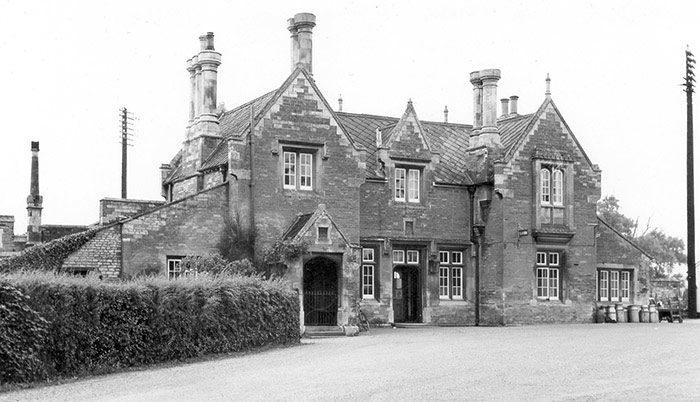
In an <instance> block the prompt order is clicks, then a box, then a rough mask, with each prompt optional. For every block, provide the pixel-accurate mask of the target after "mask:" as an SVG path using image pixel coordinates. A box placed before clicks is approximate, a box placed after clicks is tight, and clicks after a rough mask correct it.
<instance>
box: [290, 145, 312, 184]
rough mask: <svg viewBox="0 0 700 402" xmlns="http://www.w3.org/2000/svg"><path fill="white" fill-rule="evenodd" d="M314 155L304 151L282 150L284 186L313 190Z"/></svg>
mask: <svg viewBox="0 0 700 402" xmlns="http://www.w3.org/2000/svg"><path fill="white" fill-rule="evenodd" d="M313 160H314V157H313V154H311V153H306V152H291V151H285V152H284V173H283V176H284V188H286V189H290V190H313V188H314V187H313V184H314V183H313V182H314V178H313V177H314V163H313Z"/></svg>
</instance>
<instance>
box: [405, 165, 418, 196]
mask: <svg viewBox="0 0 700 402" xmlns="http://www.w3.org/2000/svg"><path fill="white" fill-rule="evenodd" d="M408 201H409V202H418V201H420V171H419V170H417V169H410V170H409V171H408Z"/></svg>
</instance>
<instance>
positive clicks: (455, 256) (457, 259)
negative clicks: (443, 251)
mask: <svg viewBox="0 0 700 402" xmlns="http://www.w3.org/2000/svg"><path fill="white" fill-rule="evenodd" d="M452 263H453V264H457V265H460V264H462V252H461V251H453V252H452Z"/></svg>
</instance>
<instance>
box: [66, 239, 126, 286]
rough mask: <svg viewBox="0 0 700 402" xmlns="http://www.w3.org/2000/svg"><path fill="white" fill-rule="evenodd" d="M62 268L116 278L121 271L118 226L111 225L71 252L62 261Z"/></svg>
mask: <svg viewBox="0 0 700 402" xmlns="http://www.w3.org/2000/svg"><path fill="white" fill-rule="evenodd" d="M62 269H63V270H89V271H96V272H97V273H99V274H100V275H102V276H103V278H107V279H109V278H117V277H119V274H120V271H121V234H120V227H119V226H112V227H109V228H106V229H104V230H101V231H99V232H98V233H97V234H95V237H94V238H93V239H91V240H90V241H88V242H87V243H86V244H85V245H83V246H82V247H81V248H80V249H79V250H78V251H76V252H74V253H72V254H71V255H69V256H68V258H66V260H65V261H64V262H63V267H62Z"/></svg>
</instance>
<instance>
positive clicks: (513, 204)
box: [481, 105, 600, 324]
mask: <svg viewBox="0 0 700 402" xmlns="http://www.w3.org/2000/svg"><path fill="white" fill-rule="evenodd" d="M538 150H539V151H540V152H541V150H554V151H556V152H555V153H557V155H555V157H556V158H561V159H557V160H556V161H557V163H561V164H563V165H564V166H568V169H573V170H572V177H571V178H570V179H573V182H571V180H565V183H564V187H565V204H566V205H568V207H567V212H566V214H567V218H566V219H565V225H563V226H562V227H557V228H552V229H550V228H548V227H542V228H541V229H544V230H545V231H547V230H549V231H553V232H556V231H557V230H559V231H564V232H571V233H573V237H572V238H571V240H569V241H568V242H567V241H562V242H557V241H551V240H542V239H540V240H536V239H535V238H534V237H533V236H532V233H533V231H535V230H538V229H540V228H537V227H536V221H537V219H536V216H535V214H536V213H538V207H537V204H536V198H537V197H536V193H535V189H536V185H535V183H536V178H537V176H536V175H539V171H537V172H533V170H536V169H534V166H535V163H534V162H533V155H535V154H536V153H537V152H538ZM495 175H496V186H495V189H494V193H493V196H492V197H491V198H492V200H491V204H490V209H489V216H488V221H487V229H486V239H485V244H484V247H483V258H484V261H483V262H482V270H481V276H482V281H481V283H482V304H483V306H484V307H483V308H482V321H485V322H487V323H505V324H510V323H546V322H591V321H592V320H593V318H594V315H593V314H594V308H595V295H596V280H595V273H596V247H595V232H594V228H595V225H596V224H597V217H596V210H595V208H596V204H595V203H596V201H597V200H598V198H599V197H600V172H599V171H597V170H596V168H594V167H593V166H591V165H590V163H589V162H588V161H587V159H586V158H585V156H584V154H583V153H582V151H581V150H580V149H579V147H578V145H577V144H576V142H575V141H574V140H573V138H572V137H571V136H570V134H569V132H568V129H567V128H566V126H565V125H564V123H563V121H562V120H561V118H560V117H559V115H558V113H557V112H556V111H555V109H554V108H553V106H551V105H549V106H548V107H547V108H546V110H545V111H544V112H543V114H542V115H541V117H540V119H539V121H538V122H537V124H536V125H535V126H534V128H533V130H532V132H531V133H530V134H529V135H528V136H527V139H526V140H525V141H524V143H523V144H521V146H520V147H519V149H518V150H517V152H516V153H515V155H514V156H513V158H512V159H511V161H510V162H509V163H507V164H500V165H499V164H496V166H495ZM519 229H527V230H528V235H527V236H518V230H519ZM538 250H551V251H559V252H561V253H562V255H563V258H562V265H563V266H562V267H561V269H560V277H561V279H560V295H561V297H560V299H561V300H552V301H546V300H540V299H538V298H537V297H536V296H537V283H536V280H537V277H536V272H537V271H536V261H535V258H536V252H537V251H538ZM501 269H502V271H501Z"/></svg>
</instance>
